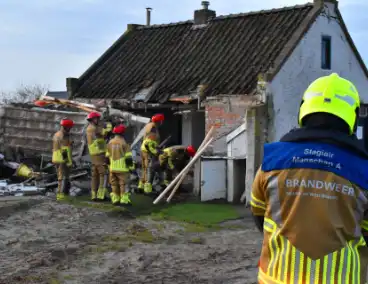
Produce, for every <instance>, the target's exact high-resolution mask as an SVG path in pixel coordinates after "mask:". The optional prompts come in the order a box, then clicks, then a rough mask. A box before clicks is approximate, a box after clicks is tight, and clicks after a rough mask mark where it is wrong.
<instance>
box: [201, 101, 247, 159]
mask: <svg viewBox="0 0 368 284" xmlns="http://www.w3.org/2000/svg"><path fill="white" fill-rule="evenodd" d="M249 104H250V96H226V97H222V98H218V99H213V100H209V101H207V103H206V133H207V132H208V131H209V130H210V128H211V127H212V126H214V127H215V128H216V135H215V142H214V143H213V148H212V151H213V154H221V155H223V154H226V135H227V134H229V133H230V132H231V131H232V130H234V129H235V128H237V127H238V126H239V125H241V124H242V123H244V117H245V112H246V108H247V107H249Z"/></svg>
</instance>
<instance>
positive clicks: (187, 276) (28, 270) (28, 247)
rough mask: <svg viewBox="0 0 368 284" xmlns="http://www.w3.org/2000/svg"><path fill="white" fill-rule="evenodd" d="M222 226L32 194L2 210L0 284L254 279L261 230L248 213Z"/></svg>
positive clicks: (241, 283)
mask: <svg viewBox="0 0 368 284" xmlns="http://www.w3.org/2000/svg"><path fill="white" fill-rule="evenodd" d="M3 207H4V206H3ZM221 227H222V228H216V229H214V230H208V229H205V228H203V227H200V226H196V225H193V224H184V223H176V222H169V221H163V220H153V219H151V218H148V217H144V218H130V217H127V216H124V214H121V213H119V214H118V213H116V214H112V213H111V212H110V213H108V212H104V211H101V210H99V209H96V208H85V207H76V206H74V205H70V204H60V203H56V202H55V201H52V200H51V199H50V198H35V199H32V200H31V202H28V203H27V204H25V203H24V204H23V205H19V206H17V207H14V206H9V207H8V208H5V209H4V208H0V250H1V258H0V271H1V274H0V283H4V284H5V283H50V284H56V283H78V284H80V283H90V284H91V283H101V284H103V283H131V284H136V283H146V284H147V283H153V284H156V283H157V284H159V283H160V284H163V283H165V284H166V283H167V284H173V283H178V284H180V283H197V284H201V283H211V284H216V283H219V284H220V283H226V284H235V283H239V284H247V283H249V284H251V283H256V272H257V262H258V255H259V250H260V246H261V235H260V233H259V232H257V231H256V229H255V228H254V225H253V223H252V222H251V220H250V218H249V217H245V218H244V219H242V220H237V221H230V222H226V223H224V224H222V226H221Z"/></svg>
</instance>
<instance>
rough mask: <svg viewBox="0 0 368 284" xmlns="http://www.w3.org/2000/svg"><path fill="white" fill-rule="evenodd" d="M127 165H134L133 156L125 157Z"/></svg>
mask: <svg viewBox="0 0 368 284" xmlns="http://www.w3.org/2000/svg"><path fill="white" fill-rule="evenodd" d="M125 165H126V166H127V167H128V168H130V167H132V166H133V158H132V157H127V158H125Z"/></svg>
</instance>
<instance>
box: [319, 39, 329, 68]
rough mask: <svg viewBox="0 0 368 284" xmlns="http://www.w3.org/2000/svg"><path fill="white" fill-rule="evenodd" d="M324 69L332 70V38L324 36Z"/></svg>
mask: <svg viewBox="0 0 368 284" xmlns="http://www.w3.org/2000/svg"><path fill="white" fill-rule="evenodd" d="M321 59H322V66H321V67H322V69H325V70H330V69H331V37H330V36H322V57H321Z"/></svg>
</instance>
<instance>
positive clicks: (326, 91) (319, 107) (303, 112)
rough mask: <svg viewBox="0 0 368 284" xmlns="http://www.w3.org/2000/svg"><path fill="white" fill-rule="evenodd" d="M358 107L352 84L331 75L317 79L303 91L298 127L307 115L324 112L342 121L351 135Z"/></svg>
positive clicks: (333, 74)
mask: <svg viewBox="0 0 368 284" xmlns="http://www.w3.org/2000/svg"><path fill="white" fill-rule="evenodd" d="M359 107H360V99H359V93H358V91H357V89H356V87H355V86H354V84H353V83H351V82H350V81H348V80H346V79H344V78H341V77H340V76H339V75H338V74H336V73H332V74H331V75H329V76H323V77H320V78H318V79H317V80H315V81H314V82H312V83H311V84H310V85H309V87H308V89H307V90H306V91H305V93H304V95H303V100H302V103H301V106H300V110H299V120H298V122H299V126H303V118H305V117H306V116H307V115H310V114H312V113H318V112H325V113H329V114H332V115H335V116H337V117H339V118H341V119H342V120H344V121H345V122H346V123H347V124H348V125H349V129H350V134H353V133H354V132H355V127H356V121H357V115H358V113H359Z"/></svg>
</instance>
